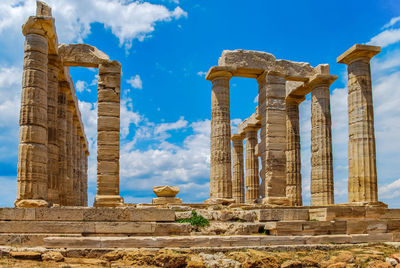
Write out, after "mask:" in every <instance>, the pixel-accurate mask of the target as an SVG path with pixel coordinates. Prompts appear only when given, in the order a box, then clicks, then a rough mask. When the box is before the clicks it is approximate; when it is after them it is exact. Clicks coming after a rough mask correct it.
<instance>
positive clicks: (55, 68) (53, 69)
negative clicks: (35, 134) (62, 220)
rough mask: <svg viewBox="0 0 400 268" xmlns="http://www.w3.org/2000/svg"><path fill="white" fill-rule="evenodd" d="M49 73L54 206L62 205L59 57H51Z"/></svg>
mask: <svg viewBox="0 0 400 268" xmlns="http://www.w3.org/2000/svg"><path fill="white" fill-rule="evenodd" d="M48 58H49V60H48V72H47V127H48V128H47V137H48V141H47V142H48V144H47V155H48V161H47V178H48V197H47V200H48V201H49V202H50V203H52V204H59V203H60V197H59V195H60V193H59V189H60V185H59V184H60V180H59V170H58V154H59V147H58V132H57V128H58V123H57V121H58V115H57V109H58V108H57V107H58V73H59V69H60V68H61V60H60V57H59V56H57V55H49V57H48Z"/></svg>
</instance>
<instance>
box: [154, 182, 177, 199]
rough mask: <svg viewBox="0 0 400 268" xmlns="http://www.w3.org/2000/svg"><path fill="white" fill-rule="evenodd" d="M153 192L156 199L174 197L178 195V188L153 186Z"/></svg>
mask: <svg viewBox="0 0 400 268" xmlns="http://www.w3.org/2000/svg"><path fill="white" fill-rule="evenodd" d="M153 192H154V193H155V194H156V196H157V197H175V196H176V195H177V194H178V193H179V187H176V186H168V185H163V186H154V187H153Z"/></svg>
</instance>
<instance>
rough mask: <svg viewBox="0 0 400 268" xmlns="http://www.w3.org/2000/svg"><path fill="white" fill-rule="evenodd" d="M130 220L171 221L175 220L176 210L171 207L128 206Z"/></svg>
mask: <svg viewBox="0 0 400 268" xmlns="http://www.w3.org/2000/svg"><path fill="white" fill-rule="evenodd" d="M128 210H129V211H130V219H129V220H130V221H133V222H169V221H175V212H174V211H173V210H171V209H157V208H140V209H136V208H128Z"/></svg>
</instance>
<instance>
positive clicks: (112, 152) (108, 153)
mask: <svg viewBox="0 0 400 268" xmlns="http://www.w3.org/2000/svg"><path fill="white" fill-rule="evenodd" d="M97 142H98V145H97V159H99V160H105V161H116V160H118V159H119V145H105V144H99V143H105V142H104V141H99V140H98V141H97Z"/></svg>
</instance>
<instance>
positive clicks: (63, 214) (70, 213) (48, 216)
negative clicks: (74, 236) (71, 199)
mask: <svg viewBox="0 0 400 268" xmlns="http://www.w3.org/2000/svg"><path fill="white" fill-rule="evenodd" d="M35 211H36V215H35V219H36V220H37V221H82V220H84V218H83V209H80V208H76V209H74V208H58V207H54V208H36V209H35Z"/></svg>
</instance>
